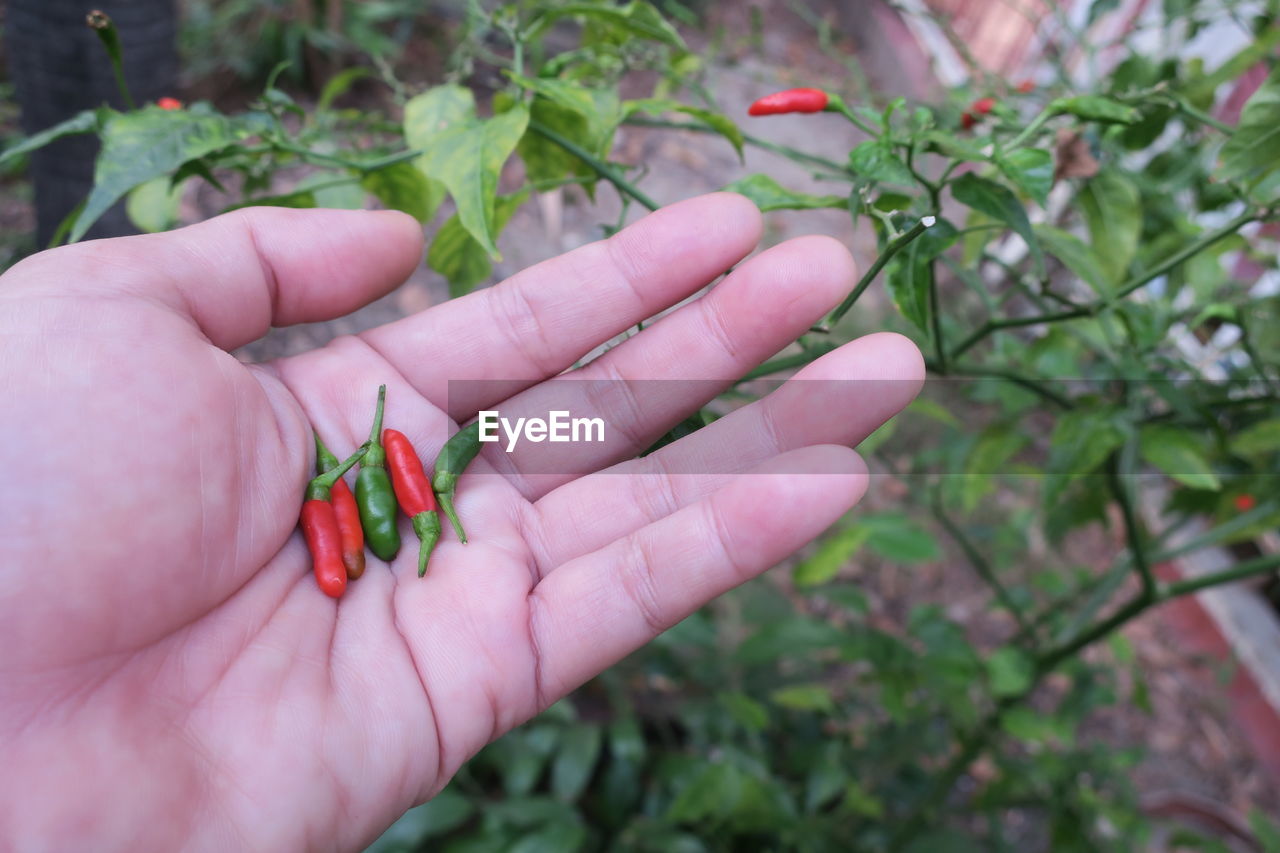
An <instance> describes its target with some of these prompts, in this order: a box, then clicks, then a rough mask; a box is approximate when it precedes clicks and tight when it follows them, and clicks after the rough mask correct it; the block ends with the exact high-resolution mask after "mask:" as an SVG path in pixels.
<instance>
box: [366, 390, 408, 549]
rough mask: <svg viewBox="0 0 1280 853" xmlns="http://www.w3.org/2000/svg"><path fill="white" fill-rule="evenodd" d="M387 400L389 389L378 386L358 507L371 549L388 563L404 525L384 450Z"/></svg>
mask: <svg viewBox="0 0 1280 853" xmlns="http://www.w3.org/2000/svg"><path fill="white" fill-rule="evenodd" d="M386 400H387V386H386V385H381V386H379V387H378V408H377V410H376V411H375V413H374V416H373V429H372V430H370V431H369V448H368V449H367V450H366V451H365V452H364V461H362V462H361V463H360V473H359V474H357V475H356V506H357V507H358V508H359V510H360V526H361V527H363V528H364V538H365V541H366V542H367V543H368V544H369V550H370V551H372V552H373V553H374V554H375V555H377V557H378V558H379V559H381V560H384V561H386V562H390V561H391V560H394V559H395V556H396V554H397V553H398V552H399V551H400V526H399V524H398V520H399V519H398V516H397V515H396V513H397V512H398V510H399V509H400V507H399V505H398V504H396V493H395V491H394V490H393V489H392V488H391V478H390V477H389V476H387V452H386V451H385V450H383V449H382V444H381V440H382V439H381V436H382V410H383V408H384V406H385V404H386Z"/></svg>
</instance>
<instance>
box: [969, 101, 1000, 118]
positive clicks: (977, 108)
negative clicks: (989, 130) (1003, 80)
mask: <svg viewBox="0 0 1280 853" xmlns="http://www.w3.org/2000/svg"><path fill="white" fill-rule="evenodd" d="M995 105H996V99H995V98H978V100H976V101H974V102H973V105H972V106H970V107H969V109H971V110H973V111H974V112H975V113H977V114H978V115H986V114H987V113H989V112H991V110H992V109H994V108H995Z"/></svg>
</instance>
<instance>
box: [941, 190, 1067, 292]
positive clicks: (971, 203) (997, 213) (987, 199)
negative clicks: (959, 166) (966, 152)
mask: <svg viewBox="0 0 1280 853" xmlns="http://www.w3.org/2000/svg"><path fill="white" fill-rule="evenodd" d="M951 194H952V195H953V196H955V199H956V201H958V202H960V203H961V204H963V205H965V206H967V207H971V208H973V209H974V210H976V211H979V212H980V213H985V214H986V215H987V216H990V217H991V218H993V219H995V220H997V221H998V222H1003V223H1005V224H1006V225H1008V226H1009V227H1010V228H1012V229H1013V231H1014V233H1016V234H1017V235H1018V236H1020V237H1021V238H1022V239H1023V240H1025V241H1026V242H1027V247H1028V248H1029V249H1030V251H1031V258H1032V261H1033V262H1034V263H1035V267H1036V275H1038V276H1041V277H1043V276H1044V255H1043V254H1042V253H1041V251H1040V242H1039V241H1038V240H1037V239H1036V235H1035V232H1034V231H1033V230H1032V229H1031V221H1030V220H1029V219H1027V211H1026V210H1025V209H1023V207H1022V203H1021V202H1019V201H1018V197H1017V196H1015V195H1014V194H1013V193H1012V192H1010V191H1009V189H1008V187H1004V186H1002V185H1000V184H997V183H996V182H995V181H990V180H987V179H986V178H983V177H979V176H978V175H975V174H974V173H973V172H966V173H965V174H963V175H961V176H960V177H958V178H956V179H955V181H953V182H952V184H951Z"/></svg>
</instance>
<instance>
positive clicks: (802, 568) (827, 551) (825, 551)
mask: <svg viewBox="0 0 1280 853" xmlns="http://www.w3.org/2000/svg"><path fill="white" fill-rule="evenodd" d="M870 536H871V528H869V527H866V526H859V525H854V526H852V527H846V528H844V529H843V530H840V531H838V532H836V533H835V534H834V535H832V536H828V537H827V538H825V539H823V540H822V542H820V543H819V544H818V550H816V551H814V552H813V555H812V556H810V557H809V558H807V559H806V560H805V561H804V562H802V563H800V565H798V566H796V569H795V572H794V574H793V575H792V580H793V581H794V582H795V584H796V586H802V587H803V586H817V585H818V584H824V583H827V582H828V581H830V580H831V579H832V578H834V577H835V576H836V575H837V574H838V573H839V572H840V569H842V568H844V566H846V565H848V563H849V560H851V559H852V558H853V555H854V554H856V553H858V549H859V548H861V547H862V545H863V543H864V542H866V541H867V539H868V538H869V537H870Z"/></svg>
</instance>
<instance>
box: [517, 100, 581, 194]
mask: <svg viewBox="0 0 1280 853" xmlns="http://www.w3.org/2000/svg"><path fill="white" fill-rule="evenodd" d="M529 120H530V122H537V123H538V124H539V125H542V126H543V127H546V128H548V129H550V130H553V131H555V132H556V133H559V134H560V135H561V136H563V137H565V138H566V139H574V140H579V141H584V142H585V141H586V140H588V139H589V137H590V128H589V126H588V123H587V119H586V117H585V116H583V115H582V113H579V112H577V111H575V110H572V109H569V108H568V107H565V106H562V105H560V104H558V103H555V102H554V101H550V100H548V99H546V98H534V99H533V106H532V108H531V111H530V113H529ZM516 151H517V152H518V153H519V154H520V159H521V160H523V161H524V165H525V173H526V175H527V176H528V178H529V180H530V181H533V182H534V183H543V182H552V181H559V180H562V179H564V178H565V177H566V176H568V175H585V176H591V175H594V174H595V170H594V169H593V168H592V167H591V166H590V165H588V164H587V163H585V162H583V160H582V159H581V158H580V157H578V156H576V155H574V154H570V153H569V152H568V151H565V150H564V148H562V147H560V146H559V145H557V144H556V143H554V142H552V141H551V140H550V139H547V138H546V137H545V136H543V135H541V134H538V133H533V132H528V133H525V135H524V136H522V137H520V142H519V144H517V145H516ZM593 184H594V182H592V183H589V184H587V185H586V188H587V191H588V193H590V192H592V186H593Z"/></svg>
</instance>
